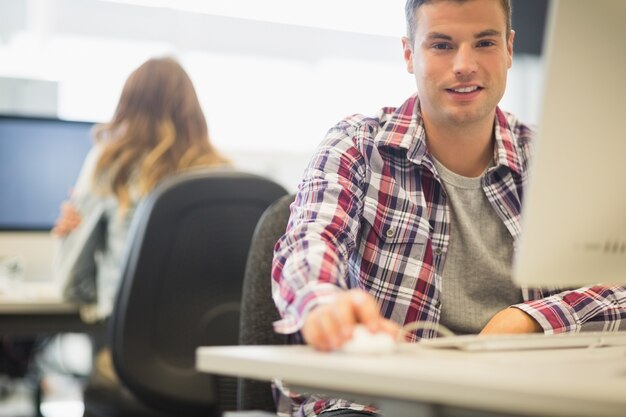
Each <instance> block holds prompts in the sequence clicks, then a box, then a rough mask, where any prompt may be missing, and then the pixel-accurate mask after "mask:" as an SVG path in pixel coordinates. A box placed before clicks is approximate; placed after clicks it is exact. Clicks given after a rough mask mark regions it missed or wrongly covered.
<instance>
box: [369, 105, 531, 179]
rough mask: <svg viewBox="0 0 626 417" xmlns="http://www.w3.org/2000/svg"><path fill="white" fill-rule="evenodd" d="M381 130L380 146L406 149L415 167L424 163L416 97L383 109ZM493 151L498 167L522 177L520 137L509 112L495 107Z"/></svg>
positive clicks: (378, 140)
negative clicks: (518, 139) (508, 116)
mask: <svg viewBox="0 0 626 417" xmlns="http://www.w3.org/2000/svg"><path fill="white" fill-rule="evenodd" d="M378 118H379V120H380V122H381V127H382V128H381V130H379V132H378V134H377V135H376V139H375V142H376V144H377V146H379V147H381V146H383V147H390V148H402V149H406V150H407V158H408V159H409V160H410V161H412V162H413V163H416V164H418V165H419V164H422V162H423V160H424V157H425V156H426V155H427V154H428V149H427V148H426V132H425V130H424V121H423V119H422V116H421V114H420V111H419V99H418V97H417V94H415V95H413V96H411V97H410V98H409V99H408V100H406V101H405V102H404V103H403V104H402V105H401V106H400V107H398V108H397V109H394V108H389V107H386V108H383V109H382V110H381V112H380V114H379V115H378ZM494 123H495V129H494V132H495V140H496V146H495V149H494V160H495V166H496V167H497V166H500V165H503V166H506V167H508V168H509V169H510V170H511V171H513V172H515V173H517V174H521V164H520V155H519V154H518V146H517V137H516V135H515V134H514V133H513V131H512V129H511V127H510V125H509V122H508V120H507V116H506V113H504V112H503V111H502V110H501V109H500V108H499V107H497V108H496V117H495V120H494Z"/></svg>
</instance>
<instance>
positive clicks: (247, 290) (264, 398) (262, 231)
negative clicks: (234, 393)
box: [238, 195, 294, 412]
mask: <svg viewBox="0 0 626 417" xmlns="http://www.w3.org/2000/svg"><path fill="white" fill-rule="evenodd" d="M293 200H294V196H293V195H286V196H284V197H282V198H281V199H280V200H278V201H276V202H275V203H274V204H272V205H271V206H270V207H269V208H268V209H267V210H266V211H265V213H263V217H261V219H260V220H259V223H258V225H257V227H256V230H255V231H254V236H253V238H252V245H251V246H250V253H249V254H248V262H247V263H246V272H245V276H244V282H243V297H242V302H241V321H240V327H239V343H240V344H241V345H280V344H285V343H286V337H285V336H284V335H280V334H277V333H275V332H274V330H273V328H272V323H273V322H274V321H276V320H278V319H279V318H280V316H279V314H278V311H277V310H276V306H275V305H274V301H273V300H272V292H271V278H270V277H271V269H272V258H273V252H274V245H275V244H276V242H277V241H278V239H279V238H280V237H281V235H283V234H284V233H285V229H286V227H287V221H288V220H289V205H290V204H291V202H292V201H293ZM238 406H239V409H240V410H263V411H272V412H276V405H275V403H274V398H273V395H272V390H271V385H270V383H269V382H262V381H256V380H250V379H240V380H239V391H238Z"/></svg>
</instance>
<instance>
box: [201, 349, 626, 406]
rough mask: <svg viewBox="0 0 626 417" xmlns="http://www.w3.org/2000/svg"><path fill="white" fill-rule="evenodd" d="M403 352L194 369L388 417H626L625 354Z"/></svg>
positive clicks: (209, 354)
mask: <svg viewBox="0 0 626 417" xmlns="http://www.w3.org/2000/svg"><path fill="white" fill-rule="evenodd" d="M407 348H408V349H406V350H403V351H401V352H398V353H395V354H392V355H382V356H372V355H354V354H352V355H347V354H342V353H339V352H337V353H322V352H316V351H314V350H312V349H310V348H309V347H307V346H225V347H200V348H198V350H197V352H196V367H197V369H198V370H200V371H203V372H209V373H217V374H226V375H232V376H241V377H246V378H253V379H263V380H269V379H271V378H273V377H277V378H281V379H283V380H285V381H287V382H289V383H290V384H291V385H292V386H298V387H301V388H306V389H308V391H309V392H325V393H331V394H333V395H336V394H337V393H342V394H344V395H343V397H344V398H346V397H348V398H361V399H363V398H366V399H369V400H371V402H372V403H374V404H376V405H378V406H379V407H380V409H381V410H382V412H383V414H384V415H385V417H400V416H417V415H424V416H435V415H437V416H440V415H455V416H461V415H470V414H471V415H482V414H481V413H480V412H473V411H470V410H485V411H488V412H497V413H502V414H520V415H530V416H568V417H575V416H580V417H583V416H585V417H601V416H616V417H618V416H619V417H624V416H626V347H611V348H598V349H564V350H543V351H525V352H514V353H511V352H509V353H507V352H499V353H484V352H482V353H481V352H478V353H471V352H459V351H454V350H427V349H423V348H422V349H417V348H416V347H415V346H408V347H407ZM355 394H356V395H357V397H355ZM446 407H449V409H448V411H446V409H447V408H446ZM459 409H466V410H467V412H466V413H465V412H462V411H461V412H460V411H459ZM450 410H456V411H453V412H452V411H450ZM420 413H421V414H420Z"/></svg>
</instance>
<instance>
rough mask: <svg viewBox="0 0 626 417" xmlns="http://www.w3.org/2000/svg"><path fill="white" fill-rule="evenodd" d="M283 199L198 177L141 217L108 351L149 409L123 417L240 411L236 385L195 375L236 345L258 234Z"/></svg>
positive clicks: (145, 205) (175, 181)
mask: <svg viewBox="0 0 626 417" xmlns="http://www.w3.org/2000/svg"><path fill="white" fill-rule="evenodd" d="M285 194H286V191H285V190H284V189H283V188H282V187H281V186H279V185H277V184H276V183H274V182H272V181H270V180H268V179H265V178H262V177H259V176H255V175H250V174H244V173H237V172H232V171H229V172H216V171H192V172H188V173H184V174H180V175H177V176H174V177H172V178H170V179H168V180H166V181H164V182H163V183H162V184H160V185H159V186H158V187H157V188H156V189H155V190H154V191H153V192H152V193H151V194H150V195H149V196H148V197H146V199H145V200H144V201H143V202H142V203H141V204H140V206H139V207H138V208H137V212H136V214H135V220H134V223H133V225H132V227H131V230H130V236H131V240H130V242H129V250H128V252H127V259H126V265H125V268H124V270H123V277H122V283H121V286H120V289H119V293H118V297H117V304H116V306H115V309H114V312H113V315H112V317H111V323H110V325H111V341H110V343H111V350H112V356H113V363H114V365H115V369H116V371H117V374H118V376H119V378H120V380H121V381H122V382H123V384H124V385H125V386H126V387H127V388H128V389H129V390H130V392H132V394H134V395H135V396H136V398H138V399H139V400H140V401H141V403H142V407H143V408H141V409H138V408H137V407H134V408H131V409H130V410H131V411H130V412H127V413H126V414H124V413H121V414H120V415H124V416H125V417H128V416H129V415H131V414H132V415H142V416H143V415H146V407H147V408H148V409H151V410H152V411H153V410H154V409H157V410H161V412H162V414H165V413H169V415H172V416H196V415H197V416H200V415H202V416H204V417H210V416H219V415H220V414H221V412H222V411H223V410H234V409H235V408H236V379H234V378H226V377H221V376H213V375H208V374H201V373H198V372H196V370H195V349H196V348H197V347H198V346H208V345H233V344H237V342H238V333H239V332H238V329H239V309H240V301H241V291H242V282H243V276H244V268H245V262H246V259H247V256H248V249H249V247H250V242H251V238H252V234H253V232H254V229H255V226H256V224H257V221H258V220H259V218H260V217H261V215H262V213H263V212H264V211H265V209H266V208H267V207H268V206H269V205H270V204H271V203H272V202H274V201H275V200H277V199H278V198H279V197H281V196H283V195H285ZM87 392H88V391H86V394H87ZM88 402H89V398H87V395H86V398H85V403H86V404H85V405H86V408H87V409H88V408H89V404H88ZM144 406H145V407H144ZM108 408H109V409H110V408H111V407H108ZM92 409H93V408H92ZM90 414H91V415H93V414H96V413H94V412H91V413H90ZM109 415H111V414H109Z"/></svg>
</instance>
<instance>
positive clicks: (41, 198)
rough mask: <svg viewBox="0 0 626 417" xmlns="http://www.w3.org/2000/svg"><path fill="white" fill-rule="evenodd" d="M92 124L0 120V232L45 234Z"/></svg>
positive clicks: (72, 177) (86, 145)
mask: <svg viewBox="0 0 626 417" xmlns="http://www.w3.org/2000/svg"><path fill="white" fill-rule="evenodd" d="M92 126H93V124H92V123H86V122H71V121H66V120H58V119H41V118H28V117H13V116H11V117H9V116H0V230H49V229H50V228H51V227H52V225H53V224H54V221H55V219H56V218H57V217H58V215H59V207H60V205H61V202H63V201H64V200H66V199H67V198H68V192H69V190H70V189H71V187H72V186H73V185H74V183H75V182H76V178H77V176H78V173H79V172H80V168H81V166H82V164H83V160H84V159H85V156H86V155H87V152H88V151H89V149H90V148H91V145H92V143H93V142H92V140H91V134H90V131H91V127H92Z"/></svg>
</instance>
